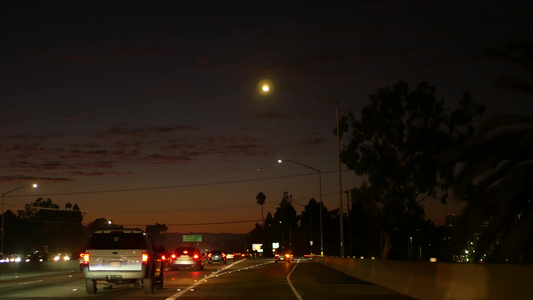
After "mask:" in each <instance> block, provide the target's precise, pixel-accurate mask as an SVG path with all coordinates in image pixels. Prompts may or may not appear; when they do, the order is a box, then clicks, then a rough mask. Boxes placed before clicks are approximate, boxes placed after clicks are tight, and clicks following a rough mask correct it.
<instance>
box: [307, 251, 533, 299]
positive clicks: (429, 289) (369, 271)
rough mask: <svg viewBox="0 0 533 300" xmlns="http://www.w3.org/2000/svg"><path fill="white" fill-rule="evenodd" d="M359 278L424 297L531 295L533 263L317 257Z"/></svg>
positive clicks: (325, 263) (317, 259) (483, 297)
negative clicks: (472, 262)
mask: <svg viewBox="0 0 533 300" xmlns="http://www.w3.org/2000/svg"><path fill="white" fill-rule="evenodd" d="M313 260H316V261H319V262H321V263H323V264H324V265H326V266H328V267H330V268H333V269H335V270H338V271H340V272H343V273H345V274H347V275H350V276H353V277H356V278H358V279H361V280H364V281H367V282H370V283H374V284H377V285H380V286H383V287H386V288H389V289H391V290H393V291H395V292H398V293H401V294H404V295H407V296H410V297H413V298H415V299H421V300H425V299H428V300H441V299H442V300H463V299H464V300H471V299H476V300H480V299H486V300H492V299H495V300H496V299H498V300H499V299H531V297H532V295H533V284H532V283H531V279H532V278H533V266H531V265H513V264H461V263H431V262H407V261H393V260H381V259H375V260H373V259H356V258H338V257H315V258H313Z"/></svg>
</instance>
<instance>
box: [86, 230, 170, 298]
mask: <svg viewBox="0 0 533 300" xmlns="http://www.w3.org/2000/svg"><path fill="white" fill-rule="evenodd" d="M162 253H164V249H162V248H158V247H157V246H156V244H155V242H154V240H153V239H152V238H151V237H150V236H149V235H148V234H146V233H145V232H144V231H143V230H140V229H112V230H98V231H95V232H94V233H93V235H92V236H91V239H90V240H89V243H88V245H87V247H86V248H85V251H84V252H83V253H81V254H80V268H81V270H82V271H83V276H84V277H85V288H86V291H87V293H88V294H96V293H97V290H98V285H106V286H113V285H120V284H137V285H142V287H143V289H144V293H145V294H152V293H154V286H155V285H156V284H159V285H160V286H161V288H162V287H163V277H164V276H163V270H164V261H163V257H162Z"/></svg>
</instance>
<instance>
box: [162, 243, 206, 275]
mask: <svg viewBox="0 0 533 300" xmlns="http://www.w3.org/2000/svg"><path fill="white" fill-rule="evenodd" d="M191 267H193V268H196V269H197V270H200V271H202V270H203V269H204V259H203V257H202V252H200V250H198V249H197V248H194V247H178V248H176V250H175V251H174V252H173V253H172V254H171V255H170V262H169V268H170V269H171V270H177V269H180V268H191Z"/></svg>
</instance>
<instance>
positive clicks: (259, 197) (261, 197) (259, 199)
mask: <svg viewBox="0 0 533 300" xmlns="http://www.w3.org/2000/svg"><path fill="white" fill-rule="evenodd" d="M266 198H267V197H266V196H265V194H264V193H262V192H259V193H258V194H257V196H255V200H257V204H259V205H261V226H263V228H264V227H265V221H264V218H263V204H265V200H266Z"/></svg>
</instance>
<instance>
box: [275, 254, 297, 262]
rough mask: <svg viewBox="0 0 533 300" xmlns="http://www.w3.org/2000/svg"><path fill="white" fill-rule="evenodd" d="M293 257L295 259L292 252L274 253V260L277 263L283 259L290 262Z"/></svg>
mask: <svg viewBox="0 0 533 300" xmlns="http://www.w3.org/2000/svg"><path fill="white" fill-rule="evenodd" d="M291 259H293V255H292V253H290V252H285V253H281V254H280V253H276V254H275V255H274V262H276V263H277V262H278V261H281V260H282V261H286V262H288V263H290V262H291Z"/></svg>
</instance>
